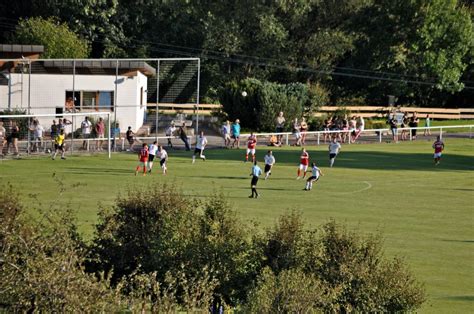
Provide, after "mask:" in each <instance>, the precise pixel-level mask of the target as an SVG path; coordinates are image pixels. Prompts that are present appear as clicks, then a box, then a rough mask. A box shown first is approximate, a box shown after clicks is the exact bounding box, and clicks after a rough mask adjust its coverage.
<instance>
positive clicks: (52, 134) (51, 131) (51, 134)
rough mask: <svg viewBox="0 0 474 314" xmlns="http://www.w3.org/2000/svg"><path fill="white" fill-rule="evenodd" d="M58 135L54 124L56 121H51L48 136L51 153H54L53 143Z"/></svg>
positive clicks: (56, 126)
mask: <svg viewBox="0 0 474 314" xmlns="http://www.w3.org/2000/svg"><path fill="white" fill-rule="evenodd" d="M58 134H59V127H58V125H57V124H56V120H53V124H51V127H50V132H49V135H50V136H51V151H54V141H55V139H56V136H58Z"/></svg>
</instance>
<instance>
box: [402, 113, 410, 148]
mask: <svg viewBox="0 0 474 314" xmlns="http://www.w3.org/2000/svg"><path fill="white" fill-rule="evenodd" d="M409 122H410V121H409V119H408V113H406V112H405V113H404V114H403V118H402V125H401V127H402V129H403V130H402V134H401V137H402V141H406V140H407V130H405V128H407V127H408V123H409Z"/></svg>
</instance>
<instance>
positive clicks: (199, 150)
mask: <svg viewBox="0 0 474 314" xmlns="http://www.w3.org/2000/svg"><path fill="white" fill-rule="evenodd" d="M206 145H207V138H206V137H205V136H204V132H203V131H201V134H199V136H198V138H197V139H196V148H195V149H194V153H193V164H194V162H195V161H196V155H197V154H199V157H200V158H201V159H202V160H204V161H206V156H204V154H203V152H204V148H205V147H206Z"/></svg>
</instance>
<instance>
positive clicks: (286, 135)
mask: <svg viewBox="0 0 474 314" xmlns="http://www.w3.org/2000/svg"><path fill="white" fill-rule="evenodd" d="M285 142H286V146H288V133H286V134H285Z"/></svg>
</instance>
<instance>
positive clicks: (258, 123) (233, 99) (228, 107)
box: [219, 79, 326, 131]
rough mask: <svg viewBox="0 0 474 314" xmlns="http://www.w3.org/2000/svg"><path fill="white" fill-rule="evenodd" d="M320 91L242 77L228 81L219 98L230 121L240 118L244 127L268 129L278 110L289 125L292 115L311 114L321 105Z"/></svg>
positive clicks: (322, 99)
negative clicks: (238, 79)
mask: <svg viewBox="0 0 474 314" xmlns="http://www.w3.org/2000/svg"><path fill="white" fill-rule="evenodd" d="M320 91H321V88H318V87H317V86H316V87H314V88H311V87H308V85H305V84H302V83H291V84H286V85H285V84H277V83H271V82H262V81H259V80H257V79H245V80H242V81H239V82H236V81H232V82H229V83H227V84H226V85H225V86H224V87H223V88H222V89H221V93H220V99H219V100H220V103H221V104H222V107H223V108H222V109H223V110H224V112H225V113H226V114H227V118H229V119H230V120H232V121H234V120H235V119H240V120H241V122H242V126H243V127H247V128H251V129H252V130H259V131H269V130H273V129H274V128H275V118H276V116H277V115H278V112H280V111H282V112H284V114H285V118H286V124H287V126H290V125H291V123H292V121H293V119H294V118H300V117H301V116H303V115H304V114H310V113H311V112H313V111H314V110H315V109H317V107H319V106H320V105H322V104H324V102H325V101H326V100H325V99H324V97H325V94H324V91H322V93H321V92H320ZM244 92H245V93H244ZM318 92H320V93H318Z"/></svg>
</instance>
